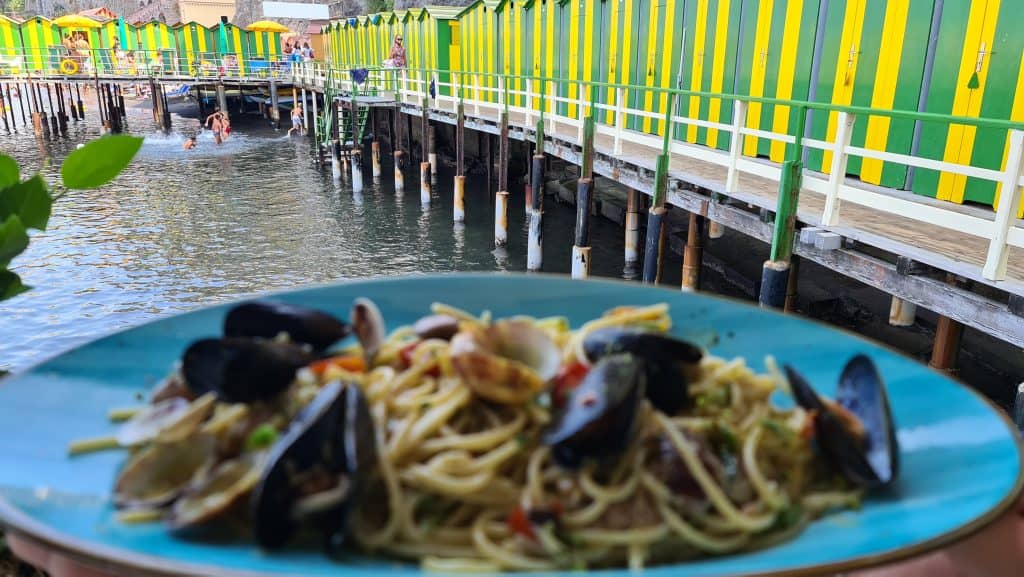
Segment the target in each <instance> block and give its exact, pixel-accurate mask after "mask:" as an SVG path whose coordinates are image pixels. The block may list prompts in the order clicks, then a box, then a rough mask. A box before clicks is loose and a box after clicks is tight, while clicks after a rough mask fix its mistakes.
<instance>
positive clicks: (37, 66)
mask: <svg viewBox="0 0 1024 577" xmlns="http://www.w3.org/2000/svg"><path fill="white" fill-rule="evenodd" d="M21 40H22V45H23V46H24V48H25V52H26V56H25V59H26V67H27V69H28V70H30V71H32V72H37V73H55V72H56V71H57V70H58V67H59V66H60V61H61V59H62V58H63V53H64V46H63V45H62V44H61V43H60V41H61V36H60V29H59V28H58V27H57V26H54V25H53V23H52V22H50V20H49V19H48V18H44V17H42V16H36V17H34V18H30V19H29V20H26V21H25V22H23V23H22V24H21Z"/></svg>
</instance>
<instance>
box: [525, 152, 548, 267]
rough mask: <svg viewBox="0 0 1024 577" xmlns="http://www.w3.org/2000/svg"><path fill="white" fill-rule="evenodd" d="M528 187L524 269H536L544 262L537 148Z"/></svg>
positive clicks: (541, 179) (540, 158) (540, 167)
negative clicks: (529, 190) (528, 224)
mask: <svg viewBox="0 0 1024 577" xmlns="http://www.w3.org/2000/svg"><path fill="white" fill-rule="evenodd" d="M530 189H531V191H532V197H533V198H532V199H531V201H532V202H531V206H530V208H529V212H528V216H529V220H530V230H529V232H528V233H527V244H526V270H529V271H538V270H540V269H541V267H542V266H543V264H544V254H543V253H544V236H543V234H542V233H543V217H544V154H543V153H540V152H539V149H538V154H534V155H533V167H532V169H531V171H530Z"/></svg>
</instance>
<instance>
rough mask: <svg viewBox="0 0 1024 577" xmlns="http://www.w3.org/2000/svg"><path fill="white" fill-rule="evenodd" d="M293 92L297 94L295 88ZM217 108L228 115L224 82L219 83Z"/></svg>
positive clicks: (226, 92)
mask: <svg viewBox="0 0 1024 577" xmlns="http://www.w3.org/2000/svg"><path fill="white" fill-rule="evenodd" d="M292 92H293V93H294V92H295V88H294V87H293V88H292ZM217 106H219V107H220V109H221V111H222V112H223V113H224V114H227V113H228V91H227V88H226V87H225V86H224V83H223V82H218V83H217Z"/></svg>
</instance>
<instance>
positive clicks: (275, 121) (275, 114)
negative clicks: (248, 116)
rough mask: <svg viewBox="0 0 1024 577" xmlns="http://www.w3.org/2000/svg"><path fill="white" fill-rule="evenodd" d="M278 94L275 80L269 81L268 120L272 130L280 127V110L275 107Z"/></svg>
mask: <svg viewBox="0 0 1024 577" xmlns="http://www.w3.org/2000/svg"><path fill="white" fill-rule="evenodd" d="M277 105H278V95H277V81H276V80H271V81H270V122H271V124H272V125H273V126H274V130H280V129H281V110H280V109H279V108H278V107H277Z"/></svg>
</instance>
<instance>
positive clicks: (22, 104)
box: [18, 84, 28, 128]
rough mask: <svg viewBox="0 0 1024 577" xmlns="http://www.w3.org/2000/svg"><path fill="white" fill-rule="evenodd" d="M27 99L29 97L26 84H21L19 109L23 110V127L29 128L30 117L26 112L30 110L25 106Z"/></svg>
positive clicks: (19, 86) (19, 88)
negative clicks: (26, 92) (26, 94)
mask: <svg viewBox="0 0 1024 577" xmlns="http://www.w3.org/2000/svg"><path fill="white" fill-rule="evenodd" d="M26 99H27V97H26V96H25V85H24V84H19V85H18V108H19V109H20V110H21V125H22V126H24V127H26V128H27V127H28V116H27V115H26V114H25V110H26V109H27V108H28V106H26V105H25V100H26Z"/></svg>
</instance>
